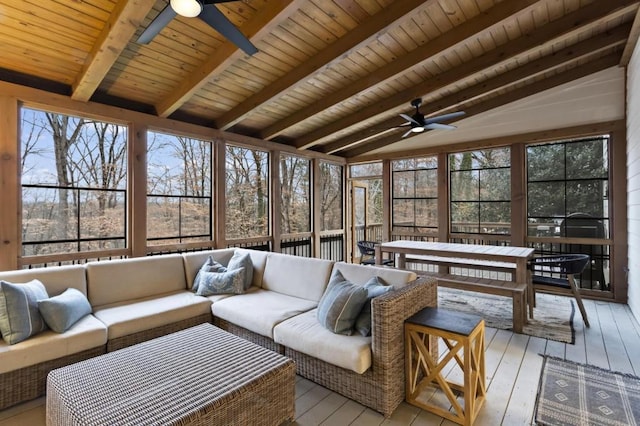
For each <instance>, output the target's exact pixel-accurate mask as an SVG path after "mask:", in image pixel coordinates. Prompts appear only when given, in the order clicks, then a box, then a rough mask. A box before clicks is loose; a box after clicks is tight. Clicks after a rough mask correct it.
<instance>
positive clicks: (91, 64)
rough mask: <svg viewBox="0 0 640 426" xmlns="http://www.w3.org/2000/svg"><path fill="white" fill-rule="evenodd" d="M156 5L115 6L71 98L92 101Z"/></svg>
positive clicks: (137, 1) (123, 1) (133, 0)
mask: <svg viewBox="0 0 640 426" xmlns="http://www.w3.org/2000/svg"><path fill="white" fill-rule="evenodd" d="M154 4H155V0H130V1H128V0H120V1H119V2H118V3H117V4H116V7H115V9H114V11H113V13H112V14H111V17H110V18H109V20H108V21H107V22H106V23H105V25H104V28H103V29H102V31H101V32H100V35H99V36H98V39H97V40H96V42H95V44H94V45H93V48H92V49H91V52H90V53H89V55H88V56H87V59H86V60H85V63H84V66H83V67H82V71H81V72H80V74H79V75H78V76H77V77H76V79H75V81H74V83H73V91H72V93H71V98H72V99H74V100H76V101H85V102H86V101H88V100H89V98H91V95H93V93H94V92H95V91H96V89H97V88H98V86H99V85H100V83H101V82H102V80H103V79H104V77H105V75H107V73H108V72H109V70H110V69H111V67H112V66H113V64H114V63H115V62H116V60H117V59H118V57H119V56H120V54H121V53H122V51H123V50H124V48H125V47H126V46H127V43H128V42H129V41H130V40H131V37H132V36H133V35H134V34H135V32H136V31H137V30H138V28H139V27H140V24H141V23H142V21H143V20H144V18H145V17H146V16H147V13H149V12H150V11H151V9H152V8H153V5H154Z"/></svg>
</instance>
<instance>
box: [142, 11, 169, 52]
mask: <svg viewBox="0 0 640 426" xmlns="http://www.w3.org/2000/svg"><path fill="white" fill-rule="evenodd" d="M176 15H177V13H176V12H175V11H174V10H173V9H172V8H171V6H169V5H167V7H165V8H164V9H163V10H162V12H160V13H159V14H158V16H156V19H154V20H153V21H151V23H150V24H149V26H148V27H147V29H146V30H144V31H143V32H142V34H140V37H138V43H141V44H149V42H151V40H153V38H154V37H155V36H156V35H158V33H159V32H160V31H162V29H163V28H164V27H166V26H167V24H168V23H169V22H170V21H171V20H172V19H173V18H175V17H176Z"/></svg>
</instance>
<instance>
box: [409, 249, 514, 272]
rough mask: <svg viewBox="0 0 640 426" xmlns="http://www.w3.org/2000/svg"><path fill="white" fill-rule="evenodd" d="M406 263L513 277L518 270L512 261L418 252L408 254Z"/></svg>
mask: <svg viewBox="0 0 640 426" xmlns="http://www.w3.org/2000/svg"><path fill="white" fill-rule="evenodd" d="M405 263H422V264H429V265H437V266H446V267H455V268H468V269H478V270H483V271H495V272H505V273H508V274H511V276H512V277H513V274H514V272H515V270H516V264H515V263H511V262H497V261H491V260H479V259H463V258H459V257H446V256H428V255H418V254H409V255H406V257H405Z"/></svg>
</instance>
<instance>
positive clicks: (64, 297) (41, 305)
mask: <svg viewBox="0 0 640 426" xmlns="http://www.w3.org/2000/svg"><path fill="white" fill-rule="evenodd" d="M38 309H40V314H41V315H42V318H44V321H45V322H46V323H47V325H48V326H49V328H50V329H52V330H53V331H55V332H56V333H64V332H65V331H67V330H68V329H70V328H71V326H72V325H73V324H75V323H76V322H78V321H80V320H81V319H82V318H84V317H85V316H87V315H89V314H90V313H91V312H92V309H91V305H90V304H89V301H88V300H87V296H85V295H84V294H82V292H81V291H79V290H76V289H75V288H68V289H66V290H65V291H64V292H63V293H62V294H60V295H58V296H54V297H51V298H49V299H44V300H40V301H38Z"/></svg>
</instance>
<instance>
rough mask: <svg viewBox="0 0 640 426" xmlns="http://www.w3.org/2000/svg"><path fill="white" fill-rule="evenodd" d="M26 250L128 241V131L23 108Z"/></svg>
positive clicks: (38, 252)
mask: <svg viewBox="0 0 640 426" xmlns="http://www.w3.org/2000/svg"><path fill="white" fill-rule="evenodd" d="M20 142H21V147H22V153H21V167H22V172H21V173H22V208H23V215H22V248H23V250H22V254H23V256H33V255H44V254H55V253H68V252H81V251H95V250H109V249H116V248H124V247H125V246H126V229H127V213H126V212H127V206H126V200H127V191H126V188H127V167H126V165H127V130H126V128H125V127H124V126H120V125H116V124H113V123H107V122H103V121H98V120H93V119H87V118H82V117H73V116H68V115H63V114H56V113H50V112H44V111H37V110H33V109H28V108H23V109H22V112H21V140H20Z"/></svg>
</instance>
